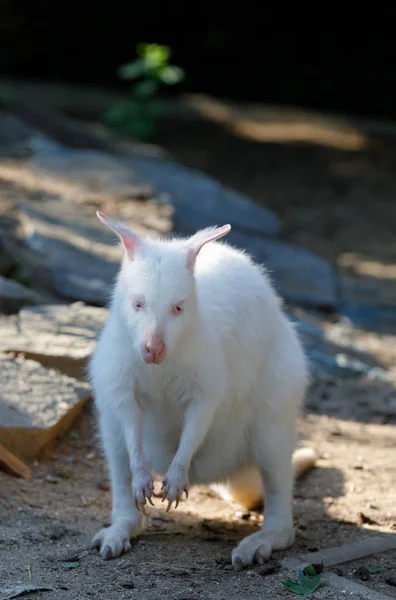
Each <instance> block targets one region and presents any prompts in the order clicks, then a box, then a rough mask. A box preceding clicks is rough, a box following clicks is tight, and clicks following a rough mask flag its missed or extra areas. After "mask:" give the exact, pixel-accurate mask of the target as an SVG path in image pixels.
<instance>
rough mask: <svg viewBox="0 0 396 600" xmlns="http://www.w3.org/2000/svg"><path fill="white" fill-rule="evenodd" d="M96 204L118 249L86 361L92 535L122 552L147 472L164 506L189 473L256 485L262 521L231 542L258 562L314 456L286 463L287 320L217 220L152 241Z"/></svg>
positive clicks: (234, 489)
mask: <svg viewBox="0 0 396 600" xmlns="http://www.w3.org/2000/svg"><path fill="white" fill-rule="evenodd" d="M97 214H98V217H99V219H100V220H101V221H102V222H103V223H104V224H106V225H107V226H108V227H110V228H111V229H112V230H113V231H114V232H115V233H116V234H117V235H118V236H119V238H120V240H121V242H122V244H123V247H124V257H123V261H122V265H121V269H120V271H119V274H118V277H117V281H116V284H115V288H114V293H113V295H112V301H111V305H110V316H109V319H108V322H107V323H106V325H105V327H104V328H103V331H102V333H101V335H100V337H99V340H98V343H97V345H96V349H95V352H94V354H93V357H92V360H91V363H90V379H91V382H92V385H93V388H94V395H95V402H96V407H97V410H98V417H99V424H100V433H101V438H102V442H103V448H104V452H105V456H106V459H107V463H108V467H109V471H110V479H111V489H112V494H113V507H112V524H111V526H110V527H108V528H105V529H102V530H101V531H99V533H98V534H97V535H96V536H95V538H94V540H93V545H94V546H97V547H99V548H100V553H101V556H102V557H103V558H104V559H109V558H113V557H117V556H119V555H120V554H121V553H122V552H124V551H126V550H129V549H130V539H131V538H133V537H135V536H136V535H138V534H139V532H140V531H141V529H142V527H143V521H144V517H143V514H146V510H145V509H146V506H147V505H146V502H147V501H148V502H149V503H150V504H153V502H152V498H153V491H154V483H153V474H157V475H160V476H162V477H163V493H164V498H165V499H166V500H167V501H168V505H167V510H169V508H170V507H171V506H172V504H173V503H175V507H177V505H178V503H179V501H180V499H181V497H182V495H183V493H185V494H186V496H187V495H188V489H189V486H190V485H193V484H219V487H218V489H219V491H220V492H221V493H222V495H223V496H224V497H226V498H228V499H231V500H235V501H236V502H238V503H239V504H241V505H245V506H247V507H248V508H252V507H253V506H254V505H256V504H258V503H259V502H260V501H261V502H262V501H263V493H264V490H265V511H264V524H263V527H262V529H261V530H260V531H259V532H257V533H254V534H252V535H249V536H248V537H246V538H245V539H244V540H242V542H241V543H240V544H239V545H238V547H237V548H236V549H234V551H233V553H232V562H233V565H234V568H235V569H236V570H240V569H242V568H244V567H246V566H247V565H250V564H252V563H254V562H258V563H259V564H262V563H263V562H264V561H265V560H266V559H268V557H269V556H270V554H271V552H272V551H273V550H279V549H283V548H286V547H288V546H290V545H291V544H292V543H293V541H294V530H293V520H292V491H293V479H294V478H295V477H297V476H299V475H300V474H301V473H302V472H303V471H305V470H307V469H309V468H311V467H312V466H313V464H314V462H315V452H314V451H310V450H309V449H303V450H302V451H300V452H298V451H297V452H296V453H295V454H294V458H293V460H292V456H293V451H294V448H295V444H296V423H297V416H298V412H299V408H300V405H301V402H302V399H303V397H304V394H305V391H306V386H307V382H308V371H307V365H306V360H305V356H304V353H303V350H302V346H301V344H300V341H299V339H298V336H297V334H296V332H295V329H294V327H293V325H292V324H291V323H290V321H289V320H288V319H287V318H286V315H285V314H284V312H283V311H282V307H281V302H280V300H279V299H278V297H277V295H276V293H275V291H274V289H273V287H272V285H271V283H270V280H269V278H268V275H267V274H266V271H265V269H264V268H263V267H261V266H258V265H257V264H255V263H254V262H253V261H252V260H251V258H250V257H249V256H248V255H247V254H245V253H244V252H241V251H240V250H236V249H235V248H233V247H231V246H229V245H228V244H225V243H224V242H218V241H215V240H216V239H218V238H221V237H223V236H225V235H226V234H227V233H228V232H229V231H230V229H231V227H230V225H224V226H223V227H220V228H216V227H212V228H207V229H204V230H202V231H199V232H198V233H196V234H195V235H193V236H192V237H190V238H188V239H170V240H153V239H150V238H142V237H140V236H138V235H136V234H135V233H134V232H133V231H131V230H130V229H129V228H127V227H125V226H124V225H122V224H120V223H117V222H114V221H112V220H111V219H109V218H108V217H106V216H105V215H103V214H102V213H97ZM293 463H294V467H293ZM142 513H143V514H142Z"/></svg>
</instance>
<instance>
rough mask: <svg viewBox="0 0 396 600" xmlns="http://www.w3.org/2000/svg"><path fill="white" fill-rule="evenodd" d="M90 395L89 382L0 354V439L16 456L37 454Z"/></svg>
mask: <svg viewBox="0 0 396 600" xmlns="http://www.w3.org/2000/svg"><path fill="white" fill-rule="evenodd" d="M90 396H91V389H90V386H89V384H88V383H85V382H82V381H78V380H76V379H74V378H71V377H68V376H67V375H63V374H61V373H59V372H57V371H55V370H52V369H48V368H46V367H44V366H43V365H41V364H40V363H38V362H36V361H34V360H30V359H24V358H22V357H11V356H8V355H5V354H0V443H1V444H3V445H4V446H5V448H6V449H7V450H8V451H9V452H12V453H13V454H15V455H16V456H21V457H33V456H37V455H38V453H39V452H40V451H41V450H42V449H43V448H44V447H45V446H46V445H47V444H48V443H49V442H50V441H51V440H52V439H54V438H55V437H57V436H58V435H60V434H62V433H63V432H64V431H66V429H67V428H68V427H69V426H70V425H71V423H72V422H73V421H74V419H75V418H76V417H77V415H78V414H79V412H80V411H81V409H82V407H83V406H84V404H85V402H86V401H87V400H88V399H89V398H90Z"/></svg>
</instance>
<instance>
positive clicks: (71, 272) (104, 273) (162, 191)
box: [0, 133, 338, 309]
mask: <svg viewBox="0 0 396 600" xmlns="http://www.w3.org/2000/svg"><path fill="white" fill-rule="evenodd" d="M30 144H31V146H32V151H33V157H32V158H31V159H30V161H27V163H26V165H27V168H30V169H31V170H30V172H29V173H30V177H32V175H33V174H34V177H35V178H36V180H35V182H34V186H35V187H36V188H37V187H39V186H40V185H42V186H43V188H45V185H47V195H46V196H44V198H42V199H41V201H34V200H30V201H29V202H27V201H25V202H21V203H19V204H18V206H17V207H16V211H15V212H16V219H17V221H19V226H16V227H15V230H16V232H17V236H16V235H10V234H8V235H5V237H4V239H3V240H2V243H3V245H4V247H5V250H6V251H7V253H8V254H9V255H10V256H11V257H12V259H13V260H14V261H15V262H17V264H19V265H20V266H21V268H23V269H25V270H27V271H28V274H29V279H30V280H34V281H35V282H37V288H38V289H40V290H43V291H45V292H47V293H52V294H55V295H56V296H57V297H59V298H62V299H64V300H67V301H75V300H82V301H84V302H87V303H89V304H94V305H101V306H103V305H105V304H107V301H108V298H109V292H110V289H111V286H112V284H113V282H114V278H115V276H116V273H117V270H118V267H119V260H120V256H121V253H120V251H119V248H118V246H117V245H116V243H115V241H116V240H115V237H114V236H113V235H112V234H111V232H109V231H107V230H106V229H105V228H104V227H103V225H101V224H100V223H99V221H98V219H97V218H96V214H95V212H96V209H97V208H98V206H100V209H101V210H102V211H103V212H106V213H107V214H109V216H111V217H112V218H114V219H116V220H119V221H122V222H124V223H125V224H127V225H130V226H131V227H133V228H134V229H135V230H136V231H137V233H140V234H143V235H149V236H151V237H156V236H158V235H163V234H168V233H170V232H171V231H173V232H174V233H177V234H182V235H188V234H192V233H195V232H196V231H197V230H198V229H200V228H202V227H205V226H208V225H216V224H217V225H222V224H225V223H230V224H231V225H232V231H231V234H230V235H229V236H228V237H227V241H229V242H230V243H234V244H235V245H236V246H238V247H240V248H242V249H245V250H247V251H248V252H249V253H251V254H252V255H253V256H254V257H255V258H256V259H257V260H258V261H260V262H264V263H265V265H266V266H267V268H268V269H269V270H270V272H271V273H272V276H273V279H274V281H275V284H276V286H277V288H278V291H279V293H280V295H282V296H283V297H284V298H285V299H286V300H287V301H288V302H290V303H293V304H300V305H309V306H315V307H318V306H319V307H326V308H332V309H333V308H335V307H336V305H337V300H338V298H337V293H336V279H335V274H334V272H333V270H332V268H331V266H330V265H329V263H327V262H326V261H325V260H324V259H322V258H320V257H319V256H317V255H315V254H313V253H311V252H308V251H306V250H304V249H302V248H297V247H294V246H292V245H289V244H286V243H283V242H282V241H280V240H277V239H275V238H276V236H277V234H278V230H279V224H278V221H277V219H276V217H275V216H274V215H273V213H272V212H271V211H267V210H266V209H264V208H262V207H260V206H258V205H256V204H255V203H253V202H252V201H251V200H250V199H249V198H246V197H244V196H243V195H241V194H239V193H237V192H234V191H232V190H229V189H226V188H225V187H224V186H222V185H221V184H220V183H218V182H216V181H215V180H213V179H212V178H210V177H208V176H206V175H205V174H203V173H200V172H198V171H193V170H191V169H187V168H185V167H183V166H182V165H179V164H177V163H175V162H173V161H172V160H170V159H169V158H167V156H166V155H164V154H163V153H161V152H159V151H157V152H156V149H155V148H153V149H151V151H150V150H149V149H147V148H146V149H144V148H143V147H141V148H140V146H137V149H135V150H134V149H132V150H130V151H128V152H120V151H117V152H116V151H115V152H113V153H109V152H107V153H106V152H102V151H98V150H84V149H72V148H67V147H65V146H62V145H61V144H58V143H57V142H55V141H53V140H51V139H50V138H47V137H46V136H45V135H41V134H39V133H35V134H34V135H32V136H31V139H30ZM139 148H140V150H139ZM25 178H26V174H25ZM48 181H49V182H50V183H48ZM32 185H33V184H32ZM49 190H51V193H50V194H49ZM56 190H58V192H57V193H54V192H55V191H56ZM144 190H145V192H144V193H143V191H144ZM142 194H143V195H142ZM48 195H50V196H52V197H53V199H48ZM138 198H140V200H139V199H138ZM142 198H143V200H144V201H142ZM0 229H1V221H0ZM0 233H1V231H0ZM15 238H16V239H15Z"/></svg>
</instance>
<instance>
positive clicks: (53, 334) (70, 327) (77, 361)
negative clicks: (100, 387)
mask: <svg viewBox="0 0 396 600" xmlns="http://www.w3.org/2000/svg"><path fill="white" fill-rule="evenodd" d="M107 317H108V312H107V310H106V309H104V308H97V307H93V306H85V305H84V304H82V303H75V304H72V305H69V306H62V305H47V306H37V307H30V308H25V309H23V310H21V311H20V313H19V315H18V317H11V318H3V319H0V352H3V353H4V352H17V353H23V354H24V356H26V357H28V358H31V359H34V360H37V361H39V362H40V363H41V364H43V365H45V366H47V367H53V368H56V369H58V370H59V371H61V372H62V373H65V374H67V375H70V376H72V377H76V378H80V379H85V377H86V371H85V368H86V365H87V361H88V359H89V357H90V355H91V353H92V351H93V349H94V346H95V340H96V337H97V335H98V333H99V331H100V329H101V328H102V327H103V325H104V323H105V322H106V319H107Z"/></svg>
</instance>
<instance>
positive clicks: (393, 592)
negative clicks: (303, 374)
mask: <svg viewBox="0 0 396 600" xmlns="http://www.w3.org/2000/svg"><path fill="white" fill-rule="evenodd" d="M246 114H247V116H246V115H245V116H244V117H240V119H239V121H238V122H237V124H239V125H238V126H239V129H238V128H237V127H236V124H235V123H236V122H235V120H234V121H233V126H232V127H231V124H230V123H228V121H227V114H224V112H223V113H222V123H221V124H220V123H219V122H217V123H215V122H214V121H216V120H217V121H219V119H218V118H217V117H216V114H214V115H213V112H212V113H211V115H210V119H209V117H208V120H207V121H202V122H198V123H194V122H191V123H190V122H183V121H175V122H171V123H164V124H163V126H162V127H161V129H160V131H159V133H158V139H157V140H156V141H157V142H158V143H159V144H160V145H162V146H163V147H165V148H167V149H169V150H170V151H171V152H172V153H173V154H174V155H175V157H176V158H178V159H179V160H180V161H181V162H184V163H185V164H187V165H189V166H195V167H198V168H200V169H202V170H206V171H207V172H209V173H210V174H211V175H213V176H215V177H217V178H218V179H219V180H220V181H222V182H223V183H225V184H227V185H230V186H233V187H235V188H237V189H239V190H240V191H242V192H245V193H246V194H248V195H250V196H252V197H253V198H254V199H256V200H257V201H259V202H263V203H264V204H265V205H266V206H269V207H271V208H273V209H274V210H275V212H276V213H277V214H278V215H279V217H280V219H281V221H282V224H283V237H284V238H285V239H287V240H288V241H291V242H293V243H296V244H299V245H301V246H303V247H306V248H309V249H312V250H315V251H316V252H318V253H319V254H321V255H322V256H324V257H326V258H327V259H329V260H330V261H331V262H332V263H333V265H334V266H335V267H336V268H337V270H338V272H339V274H340V275H341V277H342V290H341V291H342V295H343V298H344V299H345V300H348V299H351V298H354V299H358V300H359V301H365V302H367V301H369V302H370V303H373V304H374V305H376V306H383V307H385V308H387V309H389V310H391V309H392V306H393V307H394V306H395V302H396V267H395V263H396V261H395V257H396V241H395V240H396V238H395V229H396V203H395V201H394V197H395V192H396V176H395V174H394V168H393V166H394V164H395V158H396V143H395V142H394V141H392V139H389V138H387V139H386V140H377V139H376V140H372V139H370V138H365V134H364V132H361V131H360V132H358V133H359V136H361V137H362V138H364V139H366V141H367V144H366V146H363V147H360V146H358V147H357V149H354V150H351V149H348V148H347V149H345V147H337V144H338V145H339V146H342V143H341V141H342V140H344V142H345V140H346V139H347V135H346V134H345V135H344V137H343V136H342V135H341V137H340V136H338V137H337V136H335V135H334V132H333V133H331V130H330V133H329V132H327V133H326V131H327V130H326V131H324V132H323V130H320V139H321V145H318V142H317V139H316V138H315V136H314V135H313V133H312V132H314V133H315V131H316V132H317V128H318V125H317V124H315V123H314V122H313V124H311V125H310V126H309V127H308V126H307V127H306V138H307V139H306V140H305V144H304V145H303V146H301V145H297V144H292V143H289V141H288V140H287V134H288V132H289V129H290V128H288V126H287V125H285V124H284V123H283V124H282V122H281V120H280V122H279V123H278V122H277V121H276V120H275V124H276V127H275V126H273V127H272V129H271V132H272V133H271V135H272V136H274V131H275V132H277V135H278V139H277V140H275V141H274V139H270V140H269V139H268V128H267V129H266V128H265V127H264V126H263V127H262V128H261V129H260V128H259V127H256V128H253V131H254V132H255V137H254V136H253V135H252V133H251V131H252V128H251V125H250V120H249V119H250V118H251V117H250V115H249V113H248V112H247V113H246ZM215 117H216V118H215ZM255 118H257V116H256V117H255ZM315 128H316V129H315ZM260 132H261V133H260ZM281 134H282V135H281ZM260 135H261V139H257V138H258V137H259V136H260ZM326 135H327V137H328V142H329V144H330V142H331V147H330V146H326V143H325V142H326ZM356 135H357V134H356ZM266 136H267V137H266ZM359 136H357V137H356V139H360V137H359ZM253 137H254V139H252V138H253ZM309 138H314V143H311V142H312V140H310V139H309ZM348 139H349V142H348V143H350V144H351V143H352V142H351V141H350V138H348ZM348 139H347V141H348ZM354 139H355V138H353V136H352V141H353V140H354ZM279 140H280V141H279ZM337 140H338V141H337ZM340 140H341V141H340ZM355 141H356V140H355ZM344 145H345V144H344ZM321 318H322V319H324V317H321ZM393 324H394V325H395V324H396V317H395V320H394V323H393ZM326 328H327V330H328V334H329V336H331V337H332V338H334V339H336V340H337V342H339V343H341V342H343V343H346V344H350V345H353V346H354V347H358V348H359V349H361V350H362V351H364V352H367V353H369V354H370V355H371V356H372V357H374V358H375V359H376V360H377V361H378V362H379V363H380V364H381V365H382V366H384V367H386V368H387V369H389V370H390V371H391V372H392V371H393V372H394V371H395V369H396V360H395V359H396V343H395V342H396V339H395V336H396V331H395V329H394V328H392V327H390V326H389V324H388V325H386V326H383V327H382V329H381V330H379V328H378V326H377V325H376V324H373V325H372V327H371V326H369V325H367V324H365V325H364V326H359V327H355V326H353V325H351V324H348V323H346V322H345V321H341V322H337V321H336V322H334V319H333V318H332V319H329V320H328V321H326ZM384 396H386V402H387V403H388V404H387V405H389V406H391V407H392V406H395V403H396V391H395V385H394V383H393V384H392V383H386V384H385V383H382V382H369V381H357V380H348V381H344V380H339V379H335V378H333V379H330V378H323V381H322V380H321V381H316V382H315V383H314V384H313V386H312V389H311V390H310V394H309V398H307V402H306V406H305V410H304V415H302V418H301V424H300V431H301V443H304V444H308V443H309V444H310V445H313V446H314V447H316V448H317V450H318V452H319V454H320V460H319V462H318V467H317V468H316V469H315V470H314V471H312V472H311V473H309V474H308V475H306V476H305V477H304V478H303V480H301V481H299V482H297V485H296V489H295V500H294V508H295V521H296V527H297V539H296V544H295V546H294V547H293V548H292V549H291V550H289V551H287V552H278V553H275V554H274V556H273V559H271V561H270V562H269V567H270V568H268V566H266V567H254V568H252V569H248V570H247V571H244V572H241V573H235V572H234V571H233V570H232V568H231V564H230V555H231V550H232V548H233V547H234V546H235V545H236V543H237V541H238V540H239V539H240V538H241V537H242V536H245V535H248V534H249V533H252V532H253V531H255V530H256V529H257V528H258V526H259V524H260V522H261V516H260V515H258V514H255V513H244V512H243V511H242V512H241V511H240V508H239V507H238V506H230V505H227V504H226V503H225V502H223V501H221V500H219V499H217V498H215V497H214V496H213V495H211V494H210V493H208V490H206V489H196V490H194V491H193V492H192V494H191V496H190V498H189V499H188V501H183V502H182V503H181V505H180V506H179V508H178V509H177V511H172V512H171V513H170V514H168V515H165V512H164V509H163V507H162V505H161V501H160V498H157V500H156V507H155V509H151V510H150V518H149V522H148V531H147V533H145V534H143V535H142V536H141V537H140V538H139V540H138V541H137V542H136V544H135V545H134V546H133V549H132V552H131V553H129V554H128V555H125V556H123V557H121V558H120V559H118V560H114V561H109V562H104V561H102V560H101V559H100V557H99V555H98V553H97V551H96V550H89V549H88V547H89V543H90V540H91V537H92V536H93V535H94V534H95V533H96V531H97V530H98V529H99V528H100V527H102V525H103V524H104V523H106V522H108V519H109V513H110V506H111V497H110V492H109V491H108V486H107V481H106V472H105V467H104V463H103V460H102V458H101V457H100V453H99V451H98V445H97V443H96V440H95V438H94V431H95V427H94V422H93V415H92V410H91V406H88V407H87V408H86V410H85V411H84V413H83V415H82V417H81V418H80V419H79V421H78V423H76V425H75V429H74V430H73V431H72V432H71V433H70V434H69V435H68V436H66V437H65V438H64V439H62V440H59V442H58V443H57V445H56V447H55V449H54V454H53V455H52V457H51V458H49V459H48V460H45V459H44V458H43V460H41V461H40V462H35V463H34V464H33V463H32V464H30V466H31V467H32V469H33V471H34V476H33V479H32V480H31V481H22V480H18V479H15V478H12V477H10V476H8V475H6V474H4V473H2V472H0V518H1V521H0V589H1V587H2V586H3V585H6V584H17V583H18V582H20V583H24V584H34V585H40V586H43V587H49V588H51V590H52V591H51V590H50V591H38V592H31V593H28V594H26V595H25V597H26V598H40V597H42V598H48V600H51V599H52V598H57V599H58V598H59V599H60V598H65V599H68V600H69V599H70V600H77V599H78V600H80V599H81V598H86V597H91V598H106V600H107V599H109V600H110V599H112V598H117V599H118V598H135V597H136V598H140V599H142V600H146V599H147V600H149V599H160V598H161V599H162V598H163V597H166V598H169V599H171V598H172V599H173V598H174V599H179V600H195V599H198V598H199V599H205V600H206V599H211V598H216V599H222V598H224V599H225V598H227V599H230V600H231V599H237V598H238V599H239V598H260V599H263V598H291V597H293V594H291V593H290V592H288V591H287V590H286V589H285V588H284V587H283V586H282V585H281V583H280V582H281V581H282V580H285V579H286V578H287V577H289V576H291V575H293V573H292V572H287V571H286V572H285V571H282V572H281V571H280V570H279V563H278V560H280V559H283V558H284V557H285V556H297V555H298V554H299V553H306V552H308V551H313V550H314V549H321V548H326V547H329V546H336V545H339V544H343V543H345V542H347V541H350V540H352V539H362V538H363V537H370V536H374V535H377V534H378V533H379V532H383V533H385V534H392V533H395V532H396V442H395V440H396V410H395V411H394V412H393V413H392V411H391V410H390V411H389V412H387V413H384V411H383V410H382V408H381V410H379V409H378V406H381V407H382V406H383V403H379V399H380V398H383V397H384ZM392 403H393V404H392ZM395 559H396V552H387V553H384V554H380V555H377V556H376V557H369V558H366V559H362V560H360V561H355V562H354V563H353V564H351V565H349V564H347V565H343V566H341V567H340V568H333V569H332V570H333V571H334V572H337V573H338V574H342V575H345V576H346V577H348V578H351V579H353V580H356V581H359V582H360V583H361V584H363V585H365V586H367V590H369V589H372V590H377V591H379V592H380V591H381V592H382V593H384V594H386V595H388V596H390V597H393V598H396V567H395V565H396V560H395ZM68 563H71V565H72V566H71V565H70V564H68ZM361 565H364V566H366V567H370V568H371V567H379V568H381V569H383V570H380V571H379V572H377V573H372V574H371V575H369V580H368V581H362V580H361V579H359V578H358V576H357V575H356V574H353V569H354V568H356V567H359V566H361ZM392 582H393V583H392ZM347 595H348V596H349V597H351V598H364V597H366V594H363V595H361V594H360V593H356V594H355V593H352V594H350V593H349V592H348V593H347V592H346V591H345V593H343V590H335V589H332V588H331V586H325V587H322V588H320V589H319V590H317V591H316V592H315V593H314V594H313V596H312V597H314V598H318V599H324V598H326V599H327V598H330V599H332V598H343V597H346V596H347ZM2 597H3V596H2V595H1V592H0V599H1V598H2Z"/></svg>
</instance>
